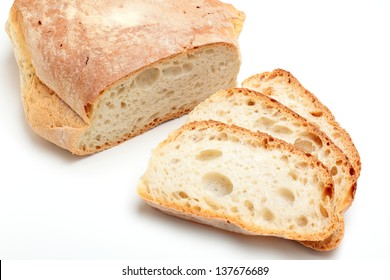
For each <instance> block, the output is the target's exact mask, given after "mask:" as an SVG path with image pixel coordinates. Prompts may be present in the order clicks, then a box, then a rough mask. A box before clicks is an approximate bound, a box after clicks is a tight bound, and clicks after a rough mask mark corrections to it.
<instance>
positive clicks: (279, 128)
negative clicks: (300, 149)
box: [272, 125, 293, 134]
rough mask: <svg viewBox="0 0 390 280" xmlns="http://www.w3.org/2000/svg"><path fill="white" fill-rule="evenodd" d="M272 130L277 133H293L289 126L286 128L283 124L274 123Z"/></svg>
mask: <svg viewBox="0 0 390 280" xmlns="http://www.w3.org/2000/svg"><path fill="white" fill-rule="evenodd" d="M272 131H273V132H275V133H279V134H292V133H293V132H292V130H291V129H290V128H288V127H287V126H283V125H275V126H274V127H273V128H272Z"/></svg>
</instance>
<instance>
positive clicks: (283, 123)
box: [188, 88, 356, 213]
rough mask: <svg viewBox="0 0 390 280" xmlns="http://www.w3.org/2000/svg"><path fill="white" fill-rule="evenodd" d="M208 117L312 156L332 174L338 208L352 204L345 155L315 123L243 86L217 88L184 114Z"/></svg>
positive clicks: (191, 118)
mask: <svg viewBox="0 0 390 280" xmlns="http://www.w3.org/2000/svg"><path fill="white" fill-rule="evenodd" d="M210 119H211V120H216V121H219V122H223V123H227V124H234V125H237V126H241V127H244V128H246V129H249V130H251V131H260V132H264V133H267V134H269V135H271V136H273V137H275V138H279V139H281V140H283V141H285V142H287V143H290V144H292V145H295V146H296V147H298V148H300V149H302V150H303V151H304V152H306V153H309V154H311V155H313V156H316V157H317V158H318V159H319V160H320V161H321V162H322V163H324V165H325V166H326V167H327V168H328V169H329V171H330V173H331V175H332V177H333V182H334V185H335V203H336V205H337V209H338V211H339V212H340V213H343V212H344V210H345V209H347V208H348V207H349V206H350V204H351V203H352V200H353V195H354V193H355V186H356V178H355V176H354V175H353V174H351V169H352V165H351V164H350V162H349V161H348V159H347V157H346V156H345V155H344V154H343V153H342V151H341V150H340V149H339V148H338V147H337V146H336V145H335V144H334V143H333V142H332V141H331V140H330V139H329V138H328V137H327V136H326V135H325V134H324V133H323V132H322V131H320V130H319V129H318V128H317V127H316V126H314V125H312V124H311V123H309V122H307V121H306V120H305V119H304V118H302V117H301V116H299V115H297V114H296V113H295V112H293V111H291V110H290V109H288V108H287V107H285V106H283V105H282V104H280V103H279V102H277V101H275V100H273V99H270V98H269V97H267V96H265V95H263V94H261V93H258V92H255V91H251V90H248V89H245V88H232V89H228V90H221V91H219V92H217V93H215V94H213V95H211V96H210V97H209V98H207V99H206V100H205V101H204V102H202V103H201V104H199V105H198V106H197V107H195V109H194V110H193V111H192V112H191V113H190V114H189V116H188V122H192V121H199V120H210ZM352 173H353V172H352Z"/></svg>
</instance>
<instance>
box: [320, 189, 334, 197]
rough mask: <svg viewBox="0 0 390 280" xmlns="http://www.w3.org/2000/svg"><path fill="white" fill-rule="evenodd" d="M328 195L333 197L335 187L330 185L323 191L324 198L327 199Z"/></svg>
mask: <svg viewBox="0 0 390 280" xmlns="http://www.w3.org/2000/svg"><path fill="white" fill-rule="evenodd" d="M326 197H330V198H332V197H333V189H332V188H330V187H326V188H324V191H323V193H322V199H323V200H325V198H326Z"/></svg>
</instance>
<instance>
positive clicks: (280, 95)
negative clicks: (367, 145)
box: [242, 69, 361, 177]
mask: <svg viewBox="0 0 390 280" xmlns="http://www.w3.org/2000/svg"><path fill="white" fill-rule="evenodd" d="M242 86H243V87H245V88H249V89H252V90H256V91H259V92H261V93H263V94H266V95H268V96H270V97H272V98H273V99H276V100H277V101H279V102H280V103H282V104H284V105H285V106H286V107H289V108H290V109H292V110H293V111H295V112H297V113H298V114H299V115H301V116H302V117H304V118H306V119H307V120H308V121H310V122H312V123H314V124H316V125H317V126H318V127H320V129H321V130H322V131H324V132H325V133H326V134H327V135H328V137H329V138H330V139H332V141H333V142H334V143H335V144H336V145H337V146H339V148H340V149H341V150H342V151H343V152H344V153H345V154H346V155H347V157H348V159H349V160H350V162H351V164H352V166H353V168H354V169H353V171H354V172H355V173H356V175H357V177H359V175H360V170H361V162H360V156H359V153H358V151H357V149H356V147H355V145H354V144H353V142H352V139H351V137H350V135H349V134H348V132H347V131H346V130H345V129H343V128H342V127H341V126H340V125H339V123H338V122H337V121H336V120H335V118H334V116H333V114H332V113H331V112H330V110H329V109H328V108H327V107H326V106H325V105H323V104H322V103H321V102H320V101H319V100H318V98H317V97H316V96H315V95H313V94H312V93H311V92H309V91H308V90H306V89H305V88H304V87H303V86H302V85H301V84H300V83H299V81H298V80H297V79H296V78H295V77H294V76H293V75H292V74H291V73H289V72H287V71H285V70H282V69H276V70H274V71H272V72H264V73H262V74H258V75H254V76H252V77H250V78H248V79H246V80H245V81H244V82H243V83H242Z"/></svg>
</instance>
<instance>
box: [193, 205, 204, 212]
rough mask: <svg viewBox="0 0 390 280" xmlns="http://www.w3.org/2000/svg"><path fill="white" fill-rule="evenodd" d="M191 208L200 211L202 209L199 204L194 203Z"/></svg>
mask: <svg viewBox="0 0 390 280" xmlns="http://www.w3.org/2000/svg"><path fill="white" fill-rule="evenodd" d="M193 209H194V210H195V211H196V212H201V211H202V208H201V207H200V206H198V205H195V206H194V207H193Z"/></svg>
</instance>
